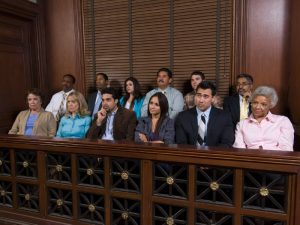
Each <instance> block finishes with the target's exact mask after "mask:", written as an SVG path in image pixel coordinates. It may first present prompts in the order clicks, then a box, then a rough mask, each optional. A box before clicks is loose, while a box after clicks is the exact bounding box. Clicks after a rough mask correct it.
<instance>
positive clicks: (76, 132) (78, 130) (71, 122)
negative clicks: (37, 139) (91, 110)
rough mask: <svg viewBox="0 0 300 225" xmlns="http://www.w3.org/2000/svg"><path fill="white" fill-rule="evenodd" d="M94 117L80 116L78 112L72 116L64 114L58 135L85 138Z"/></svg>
mask: <svg viewBox="0 0 300 225" xmlns="http://www.w3.org/2000/svg"><path fill="white" fill-rule="evenodd" d="M91 121H92V118H91V117H90V116H84V117H80V116H79V115H78V114H77V115H76V116H75V118H73V117H72V116H69V117H66V116H63V117H62V118H61V120H60V123H59V127H58V131H57V133H56V136H57V137H62V138H85V135H86V133H87V131H88V129H89V127H90V124H91Z"/></svg>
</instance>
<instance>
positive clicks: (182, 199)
mask: <svg viewBox="0 0 300 225" xmlns="http://www.w3.org/2000/svg"><path fill="white" fill-rule="evenodd" d="M4 165H5V167H6V168H4ZM6 189H7V190H6ZM1 193H2V195H1ZM1 196H2V197H1ZM59 196H61V197H59ZM96 198H97V199H98V198H99V199H102V200H101V201H100V200H99V202H96V203H90V204H87V203H86V202H89V201H92V200H91V199H94V200H95V199H96ZM9 199H10V200H9ZM94 200H93V201H94ZM125 206H126V207H127V208H126V207H125ZM129 206H131V207H132V208H133V209H130V207H129ZM122 207H123V208H122ZM124 207H125V208H124ZM121 208H122V209H121ZM299 208H300V153H298V152H285V151H267V150H263V151H260V150H244V149H234V148H218V147H210V148H208V147H205V148H197V147H193V146H187V145H185V146H184V145H169V146H167V145H163V144H135V143H133V142H126V141H118V142H112V141H102V140H89V139H84V140H77V139H59V138H41V137H27V136H17V135H0V215H2V218H1V216H0V222H1V221H4V220H5V219H9V220H10V221H13V222H12V224H14V223H16V221H26V222H27V223H28V224H29V223H30V222H34V223H38V224H42V223H43V224H45V223H46V224H47V223H49V224H91V223H96V224H97V223H98V224H124V223H125V221H127V224H143V225H147V224H164V223H165V224H177V223H178V224H181V223H183V224H206V223H207V224H209V221H210V223H216V222H218V221H220V220H222V219H223V220H222V221H224V223H221V224H234V225H237V224H242V223H243V224H251V222H252V223H253V221H256V222H257V223H259V221H264V222H265V223H266V224H273V223H274V224H275V222H279V224H281V223H282V224H290V225H292V224H300V215H297V213H296V209H299ZM172 213H173V214H172ZM176 215H177V216H178V217H176ZM120 221H123V222H124V223H121V222H120ZM130 221H131V222H130ZM205 221H206V223H205ZM242 221H243V222H242Z"/></svg>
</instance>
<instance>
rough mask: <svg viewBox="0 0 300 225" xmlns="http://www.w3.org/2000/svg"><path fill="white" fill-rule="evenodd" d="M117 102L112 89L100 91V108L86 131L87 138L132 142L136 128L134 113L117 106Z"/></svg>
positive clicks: (115, 93)
mask: <svg viewBox="0 0 300 225" xmlns="http://www.w3.org/2000/svg"><path fill="white" fill-rule="evenodd" d="M118 100H119V97H118V96H117V92H116V91H115V90H114V89H113V88H111V87H108V88H105V89H104V90H102V106H101V109H100V110H99V111H98V112H97V117H96V118H95V120H94V122H93V124H92V126H91V127H90V129H89V131H88V135H87V137H88V138H91V139H102V140H129V141H132V140H133V138H134V130H135V126H136V116H135V113H134V112H133V111H130V110H128V109H125V108H123V107H121V106H119V104H118Z"/></svg>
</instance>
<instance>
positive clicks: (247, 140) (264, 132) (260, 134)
mask: <svg viewBox="0 0 300 225" xmlns="http://www.w3.org/2000/svg"><path fill="white" fill-rule="evenodd" d="M277 101H278V97H277V93H276V91H275V89H274V88H272V87H268V86H260V87H258V88H257V89H256V90H255V91H254V92H253V94H252V96H251V109H252V114H251V115H250V116H249V117H248V118H246V119H244V120H242V121H240V122H239V123H238V124H237V127H236V131H235V143H234V144H233V147H236V148H251V149H267V150H286V151H293V144H294V128H293V125H292V123H291V122H290V120H289V119H288V118H287V117H285V116H280V115H274V114H272V113H271V112H270V109H271V108H273V107H274V106H275V105H276V104H277Z"/></svg>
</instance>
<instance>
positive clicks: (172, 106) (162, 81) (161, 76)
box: [141, 68, 184, 119]
mask: <svg viewBox="0 0 300 225" xmlns="http://www.w3.org/2000/svg"><path fill="white" fill-rule="evenodd" d="M172 79H173V74H172V71H171V70H169V69H167V68H161V69H159V70H158V71H157V77H156V81H157V88H155V89H153V90H152V91H149V92H148V93H147V94H146V97H145V100H144V103H143V106H142V110H141V112H142V113H141V114H142V117H145V116H147V111H148V102H149V99H150V98H151V96H152V95H153V94H155V93H157V92H161V93H163V94H164V95H165V96H166V97H167V99H168V103H169V117H170V118H171V119H174V118H175V117H176V115H177V114H178V113H179V112H181V111H182V110H183V106H184V100H183V96H182V93H181V92H180V91H178V90H176V89H175V88H172V87H170V84H171V83H172Z"/></svg>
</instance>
